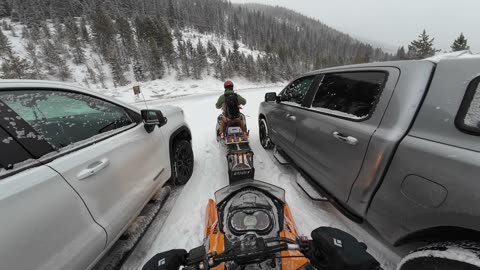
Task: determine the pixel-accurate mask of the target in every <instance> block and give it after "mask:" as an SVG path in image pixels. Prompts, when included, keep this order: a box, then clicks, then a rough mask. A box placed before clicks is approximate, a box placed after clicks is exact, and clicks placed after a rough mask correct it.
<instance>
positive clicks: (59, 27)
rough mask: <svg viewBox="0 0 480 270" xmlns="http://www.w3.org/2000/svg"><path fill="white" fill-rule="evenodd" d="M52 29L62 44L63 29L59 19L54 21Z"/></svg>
mask: <svg viewBox="0 0 480 270" xmlns="http://www.w3.org/2000/svg"><path fill="white" fill-rule="evenodd" d="M53 29H55V36H56V38H57V39H58V40H59V41H60V42H63V41H64V39H65V29H64V27H63V24H62V23H61V22H60V20H59V19H55V20H54V22H53Z"/></svg>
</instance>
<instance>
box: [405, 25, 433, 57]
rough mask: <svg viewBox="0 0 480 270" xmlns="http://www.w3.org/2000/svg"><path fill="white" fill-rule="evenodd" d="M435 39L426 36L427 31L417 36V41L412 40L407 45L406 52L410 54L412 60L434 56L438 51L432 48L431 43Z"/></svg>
mask: <svg viewBox="0 0 480 270" xmlns="http://www.w3.org/2000/svg"><path fill="white" fill-rule="evenodd" d="M434 40H435V39H434V38H431V39H430V36H429V35H427V31H425V30H423V32H422V33H421V34H420V35H419V36H418V39H417V40H414V41H412V42H411V43H410V45H408V50H409V52H410V54H412V56H413V59H424V58H427V57H431V56H434V55H435V53H436V52H437V51H438V50H436V49H435V48H434V47H433V41H434Z"/></svg>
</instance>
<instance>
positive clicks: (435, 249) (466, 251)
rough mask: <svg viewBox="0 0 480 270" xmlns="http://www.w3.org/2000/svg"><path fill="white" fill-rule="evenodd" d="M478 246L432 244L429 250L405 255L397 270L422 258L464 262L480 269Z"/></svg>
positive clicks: (468, 244) (467, 244) (424, 249)
mask: <svg viewBox="0 0 480 270" xmlns="http://www.w3.org/2000/svg"><path fill="white" fill-rule="evenodd" d="M475 249H477V250H478V245H476V244H470V243H460V244H457V243H447V244H436V245H435V244H434V245H432V246H430V247H429V248H423V249H422V250H420V251H417V252H412V253H410V254H409V255H407V256H406V257H405V258H404V259H403V260H402V261H401V263H399V264H398V266H397V269H400V268H401V267H402V265H403V264H405V263H406V262H408V261H411V260H413V259H417V258H422V257H436V258H443V259H449V260H453V261H460V262H465V263H468V264H471V265H475V266H477V267H480V259H479V258H480V257H479V255H480V254H479V252H478V251H475Z"/></svg>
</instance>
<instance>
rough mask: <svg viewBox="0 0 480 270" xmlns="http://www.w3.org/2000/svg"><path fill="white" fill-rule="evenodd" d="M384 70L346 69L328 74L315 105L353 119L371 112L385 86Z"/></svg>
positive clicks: (319, 89) (329, 112) (316, 96)
mask: <svg viewBox="0 0 480 270" xmlns="http://www.w3.org/2000/svg"><path fill="white" fill-rule="evenodd" d="M386 80H387V73H386V72H383V71H365V72H343V73H330V74H326V75H325V77H324V78H323V80H322V83H321V84H320V86H319V88H318V91H317V93H316V94H315V98H314V99H313V102H312V106H311V109H314V110H317V111H319V112H324V113H327V114H331V115H335V116H339V117H342V118H348V119H353V120H364V119H366V118H368V117H369V116H370V114H371V113H372V111H373V108H374V106H375V104H376V103H377V100H378V97H379V96H380V93H381V92H382V90H383V88H384V87H385V82H386Z"/></svg>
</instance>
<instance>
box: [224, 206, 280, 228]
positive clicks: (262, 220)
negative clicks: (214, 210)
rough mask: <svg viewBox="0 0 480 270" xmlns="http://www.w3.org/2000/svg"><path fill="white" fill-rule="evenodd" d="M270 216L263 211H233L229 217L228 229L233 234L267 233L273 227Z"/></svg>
mask: <svg viewBox="0 0 480 270" xmlns="http://www.w3.org/2000/svg"><path fill="white" fill-rule="evenodd" d="M272 220H273V219H272V217H271V214H269V213H268V212H267V211H266V210H263V209H255V210H252V209H248V210H237V211H234V212H233V213H232V214H231V215H230V217H229V222H228V223H229V227H230V229H231V231H232V232H234V233H235V234H243V233H245V232H251V231H254V232H257V233H259V234H263V233H269V232H270V231H271V229H272V227H273V221H272Z"/></svg>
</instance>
